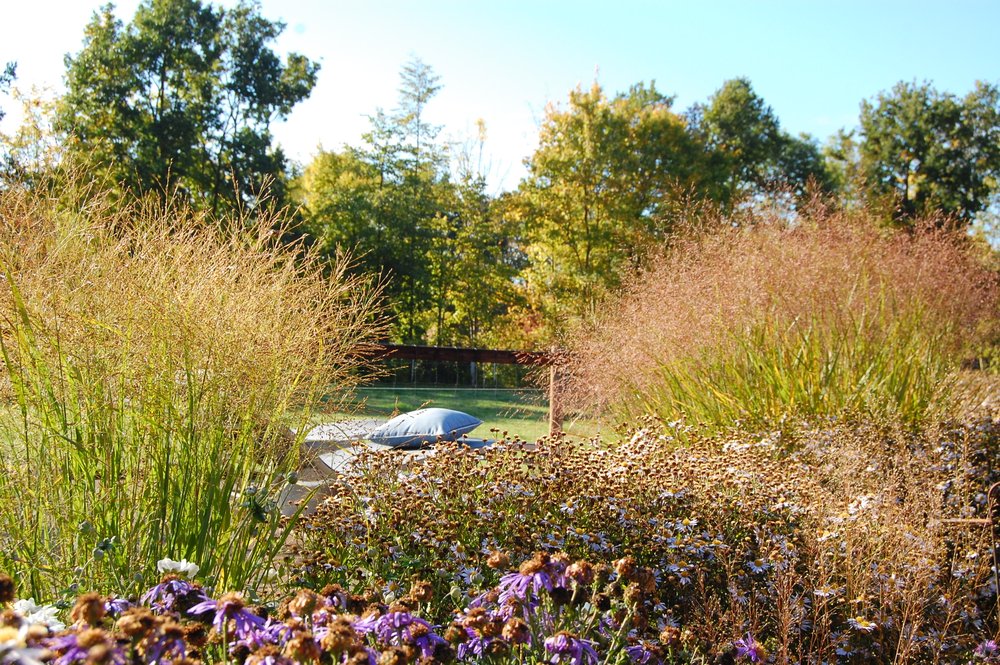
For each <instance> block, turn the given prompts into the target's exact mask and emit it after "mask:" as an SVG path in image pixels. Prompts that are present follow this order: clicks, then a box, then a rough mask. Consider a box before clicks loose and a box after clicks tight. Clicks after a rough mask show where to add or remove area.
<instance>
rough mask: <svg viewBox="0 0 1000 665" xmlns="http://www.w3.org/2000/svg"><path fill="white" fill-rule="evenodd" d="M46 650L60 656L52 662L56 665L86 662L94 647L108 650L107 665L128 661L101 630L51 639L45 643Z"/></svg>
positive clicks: (92, 629) (95, 629) (90, 629)
mask: <svg viewBox="0 0 1000 665" xmlns="http://www.w3.org/2000/svg"><path fill="white" fill-rule="evenodd" d="M43 644H44V646H45V648H47V649H49V650H50V651H53V652H54V653H56V654H58V657H57V658H56V659H55V660H54V661H52V662H54V663H55V664H56V665H71V664H72V663H78V662H80V663H82V662H86V661H87V659H88V657H89V656H90V650H91V649H93V648H94V647H99V646H103V647H105V649H107V656H106V659H105V660H103V661H102V662H104V663H106V664H107V665H125V663H126V662H128V659H127V658H126V657H125V652H124V651H122V649H121V647H119V646H118V645H117V644H116V643H115V641H114V640H113V639H111V636H110V635H108V634H107V633H106V632H104V631H103V630H101V629H99V628H88V629H86V630H81V631H79V632H75V633H67V634H65V635H58V636H56V637H52V638H49V639H47V640H45V641H44V642H43Z"/></svg>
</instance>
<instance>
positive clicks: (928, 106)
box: [859, 82, 1000, 224]
mask: <svg viewBox="0 0 1000 665" xmlns="http://www.w3.org/2000/svg"><path fill="white" fill-rule="evenodd" d="M860 125H861V127H860V135H861V141H860V145H859V152H860V171H861V173H862V176H863V178H864V181H865V185H866V186H867V187H868V189H869V192H870V193H871V194H872V195H874V196H875V197H881V198H882V200H883V201H884V202H886V203H887V205H888V206H889V207H890V209H891V214H892V215H893V216H894V217H895V218H896V219H897V221H900V222H903V223H905V222H907V221H908V220H912V219H913V218H914V217H917V216H920V215H929V214H939V215H943V216H946V217H951V218H952V219H953V220H954V221H957V222H958V223H960V224H968V223H970V222H971V221H972V219H973V217H974V216H975V215H976V213H978V212H980V211H981V210H983V209H985V208H986V207H987V205H988V204H989V200H990V196H991V194H993V193H994V192H996V191H997V188H998V179H1000V91H998V88H997V86H995V85H990V84H986V83H982V82H979V83H977V84H976V87H975V89H974V90H972V91H971V92H970V93H969V94H967V95H966V96H965V97H964V98H958V97H956V96H955V95H952V94H950V93H942V92H938V91H937V90H935V89H934V88H933V87H932V86H931V85H930V84H929V83H922V84H916V83H906V82H900V83H898V84H897V85H896V86H895V87H893V89H892V90H891V91H889V92H883V93H880V94H879V95H878V96H877V97H876V98H875V99H874V100H872V101H864V102H862V104H861V118H860Z"/></svg>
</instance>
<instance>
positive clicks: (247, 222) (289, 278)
mask: <svg viewBox="0 0 1000 665" xmlns="http://www.w3.org/2000/svg"><path fill="white" fill-rule="evenodd" d="M274 229H275V220H273V219H270V218H266V217H265V218H256V217H254V218H252V217H247V218H240V219H229V220H211V219H207V218H203V217H200V216H197V215H195V214H194V213H192V212H190V211H188V210H185V209H183V208H182V207H180V206H168V207H166V208H164V207H163V206H162V205H155V204H148V205H147V204H136V205H132V206H126V207H117V206H115V205H111V204H110V203H109V202H108V201H107V200H104V199H101V198H100V197H98V198H96V199H95V198H84V199H81V200H80V202H78V203H75V204H67V203H65V202H63V203H58V202H54V201H50V200H46V199H44V198H42V197H41V196H40V195H38V194H37V193H34V192H31V191H26V190H24V189H13V190H6V191H3V192H0V275H2V276H3V279H4V283H3V288H0V350H2V352H3V353H2V358H0V360H2V362H0V398H2V399H0V454H2V469H0V471H2V473H0V567H2V568H4V569H6V570H8V571H10V572H11V573H12V574H14V575H15V576H17V577H18V579H19V580H20V583H21V585H22V588H25V589H29V590H30V593H31V594H32V595H34V596H36V597H41V596H46V595H47V596H51V595H53V594H54V593H56V592H57V591H58V590H59V589H65V588H67V587H68V586H69V585H70V584H75V583H84V584H87V585H88V586H90V587H91V588H94V589H97V590H106V589H109V588H110V587H111V585H112V584H114V585H116V586H119V592H121V593H128V592H130V591H131V590H135V589H137V588H139V585H140V583H141V582H142V580H144V579H148V576H150V575H151V574H153V572H154V570H153V568H154V566H155V562H156V561H158V560H160V559H162V558H164V557H168V558H173V559H178V558H181V557H183V558H187V559H189V560H194V561H197V563H198V565H199V566H200V567H201V569H202V571H203V574H205V575H206V576H213V577H214V578H215V579H224V580H225V581H226V583H227V584H231V585H234V586H239V585H247V586H249V585H252V584H253V583H255V582H254V581H255V580H258V579H261V578H262V577H263V576H265V575H266V574H267V571H268V569H269V566H270V561H271V560H272V559H273V557H274V556H275V555H276V552H277V551H278V550H279V549H280V547H281V544H282V542H283V538H284V534H287V530H286V527H287V524H285V523H284V522H283V521H282V519H281V514H280V511H278V510H277V506H276V501H277V498H278V496H279V495H280V492H281V491H282V489H283V488H284V486H285V485H286V483H287V482H294V475H289V472H290V471H291V470H292V469H294V468H295V466H296V462H297V459H298V450H297V447H296V446H295V445H294V444H295V438H294V437H292V436H291V435H290V428H292V427H294V428H297V429H298V432H299V433H300V434H299V435H300V436H303V434H302V433H303V432H304V431H306V429H307V428H306V425H307V424H308V419H309V416H310V413H311V410H312V409H313V408H314V407H315V405H316V404H318V402H319V400H320V398H321V397H322V396H323V395H324V394H326V393H328V392H334V393H336V392H337V391H338V390H339V391H343V392H346V390H347V389H348V388H350V387H351V386H352V385H353V383H354V382H355V381H357V380H358V379H359V377H360V373H361V371H362V369H363V368H361V367H360V358H359V356H358V355H357V354H356V347H357V346H358V345H359V344H363V343H364V342H366V341H367V340H369V339H371V338H372V337H373V336H374V335H376V334H378V332H379V330H380V327H379V325H378V323H377V322H376V319H375V317H376V314H377V310H376V307H375V297H376V295H377V293H376V289H374V288H373V287H372V286H370V285H369V284H367V283H366V282H364V281H363V280H360V279H357V278H352V277H349V276H348V275H347V273H346V264H345V263H344V262H343V261H342V262H339V263H337V264H335V265H333V266H331V267H330V269H329V272H325V271H324V268H325V267H326V266H324V265H323V264H321V263H320V262H319V260H318V258H317V257H316V255H314V254H311V253H309V252H305V251H302V248H301V247H297V246H287V245H284V244H282V243H281V241H280V232H278V231H275V230H274ZM279 230H280V227H279ZM121 580H126V581H128V583H129V584H131V585H132V589H129V588H120V585H121Z"/></svg>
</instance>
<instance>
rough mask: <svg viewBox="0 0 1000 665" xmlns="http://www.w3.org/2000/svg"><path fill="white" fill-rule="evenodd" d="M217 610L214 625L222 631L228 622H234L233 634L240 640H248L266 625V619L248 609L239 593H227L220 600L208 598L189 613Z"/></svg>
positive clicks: (213, 620)
mask: <svg viewBox="0 0 1000 665" xmlns="http://www.w3.org/2000/svg"><path fill="white" fill-rule="evenodd" d="M213 611H214V612H215V617H214V618H213V619H212V626H213V627H214V628H215V629H216V630H217V631H218V632H220V633H223V632H224V631H225V630H226V624H227V622H229V621H232V622H233V625H234V630H233V634H234V635H235V636H236V639H238V640H246V639H249V638H250V637H251V633H252V632H253V631H256V630H258V629H260V628H262V627H263V626H264V619H262V618H261V617H259V616H257V615H256V614H254V613H253V612H251V611H250V610H248V609H246V606H245V605H244V604H243V596H241V595H240V594H238V593H227V594H225V595H224V596H222V598H219V600H217V601H216V600H206V601H204V602H201V603H198V604H197V605H195V606H194V607H192V608H191V609H190V610H188V614H205V613H207V612H213Z"/></svg>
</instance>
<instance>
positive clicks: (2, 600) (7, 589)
mask: <svg viewBox="0 0 1000 665" xmlns="http://www.w3.org/2000/svg"><path fill="white" fill-rule="evenodd" d="M15 598H17V585H16V584H14V578H13V577H11V576H10V575H8V574H6V573H0V604H4V605H6V604H7V603H13V602H14V599H15Z"/></svg>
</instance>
